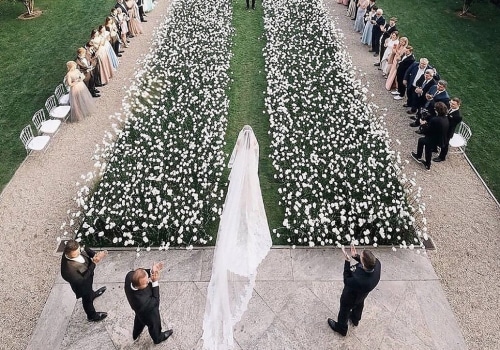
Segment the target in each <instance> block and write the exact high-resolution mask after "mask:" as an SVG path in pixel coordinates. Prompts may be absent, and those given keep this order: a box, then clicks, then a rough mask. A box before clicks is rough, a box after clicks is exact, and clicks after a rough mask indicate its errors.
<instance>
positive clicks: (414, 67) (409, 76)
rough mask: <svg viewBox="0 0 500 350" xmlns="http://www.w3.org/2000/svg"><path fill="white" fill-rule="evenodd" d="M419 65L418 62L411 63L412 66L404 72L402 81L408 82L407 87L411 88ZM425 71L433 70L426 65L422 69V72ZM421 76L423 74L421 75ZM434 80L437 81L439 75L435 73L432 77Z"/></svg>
mask: <svg viewBox="0 0 500 350" xmlns="http://www.w3.org/2000/svg"><path fill="white" fill-rule="evenodd" d="M419 65H420V62H419V61H415V62H413V64H412V65H411V66H409V67H408V69H407V70H406V72H405V77H404V80H406V81H407V82H408V85H407V86H408V87H410V86H412V84H413V79H414V78H415V76H416V75H417V73H418V66H419ZM427 69H434V67H432V66H431V65H430V64H428V65H427V67H425V69H424V72H425V71H426V70H427ZM422 75H423V74H422ZM434 80H436V81H437V80H439V75H438V74H437V73H435V75H434Z"/></svg>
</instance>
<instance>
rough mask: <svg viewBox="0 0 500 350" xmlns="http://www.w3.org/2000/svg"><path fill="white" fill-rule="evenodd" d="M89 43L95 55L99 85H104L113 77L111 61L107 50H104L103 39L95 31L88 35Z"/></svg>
mask: <svg viewBox="0 0 500 350" xmlns="http://www.w3.org/2000/svg"><path fill="white" fill-rule="evenodd" d="M90 43H91V44H92V47H93V48H94V51H95V53H96V57H97V65H98V66H99V73H100V77H101V84H102V85H106V84H107V83H109V80H110V79H111V78H112V77H113V65H112V63H111V59H110V58H109V55H108V52H107V51H108V50H106V49H105V48H104V42H103V38H102V37H101V36H100V35H99V31H98V30H97V29H94V30H92V34H90Z"/></svg>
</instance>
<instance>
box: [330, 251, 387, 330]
mask: <svg viewBox="0 0 500 350" xmlns="http://www.w3.org/2000/svg"><path fill="white" fill-rule="evenodd" d="M351 254H352V258H353V259H354V260H356V261H357V262H358V263H357V264H356V265H354V272H353V271H352V270H351V263H350V258H349V255H348V254H347V253H344V258H345V261H344V289H343V290H342V295H341V296H340V310H339V314H338V317H337V322H335V321H334V320H332V319H331V318H329V319H328V325H329V326H330V328H331V329H333V330H334V331H335V332H337V333H339V334H340V335H343V336H346V335H347V329H348V325H347V321H348V319H349V320H351V321H352V324H353V325H354V326H357V325H358V324H359V321H360V320H361V315H362V313H363V307H364V304H365V299H366V297H367V296H368V294H369V293H370V292H371V291H372V290H373V289H374V288H375V287H376V286H377V284H378V282H379V281H380V271H381V264H380V261H379V260H378V259H377V258H375V255H373V253H372V252H371V251H370V250H363V251H362V252H361V255H358V254H357V253H356V248H355V247H354V246H353V245H352V246H351Z"/></svg>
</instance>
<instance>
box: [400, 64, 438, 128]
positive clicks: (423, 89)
mask: <svg viewBox="0 0 500 350" xmlns="http://www.w3.org/2000/svg"><path fill="white" fill-rule="evenodd" d="M434 85H436V81H435V80H434V70H432V69H427V70H426V71H425V73H424V75H422V76H421V77H420V78H419V79H418V80H417V82H416V83H415V90H414V91H413V97H412V98H411V101H412V104H411V105H410V107H411V109H410V110H409V111H407V112H406V113H408V114H413V113H417V115H416V116H414V117H410V118H411V119H414V120H415V122H413V123H411V124H410V126H419V125H420V122H419V119H420V117H421V116H422V108H423V107H425V104H426V103H427V96H428V94H429V90H430V89H431V88H432V87H433V86H434ZM412 111H415V112H412Z"/></svg>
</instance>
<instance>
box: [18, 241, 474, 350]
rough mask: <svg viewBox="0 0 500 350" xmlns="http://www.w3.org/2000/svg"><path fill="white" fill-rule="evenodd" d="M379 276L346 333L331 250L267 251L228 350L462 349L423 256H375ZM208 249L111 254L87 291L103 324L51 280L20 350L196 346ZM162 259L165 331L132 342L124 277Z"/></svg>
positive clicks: (338, 261)
mask: <svg viewBox="0 0 500 350" xmlns="http://www.w3.org/2000/svg"><path fill="white" fill-rule="evenodd" d="M374 253H375V255H376V256H377V257H378V258H379V259H380V261H381V263H382V278H381V281H380V283H379V285H378V286H377V288H376V289H375V290H374V291H373V292H372V293H371V294H370V295H369V296H368V298H367V300H366V302H365V312H364V314H363V319H362V320H361V322H360V324H359V326H358V327H353V326H351V327H350V328H349V332H348V335H347V337H345V338H344V337H341V336H340V335H338V334H336V333H334V332H332V331H331V329H330V328H329V326H328V324H327V321H326V320H327V318H328V317H332V318H334V319H336V317H337V312H338V308H339V298H340V293H341V291H342V287H343V282H342V270H343V257H342V252H341V251H340V249H332V248H326V249H322V248H313V249H306V248H297V249H294V250H293V249H289V248H274V249H272V250H271V252H270V253H269V254H268V256H267V258H266V259H265V261H264V262H263V263H262V264H261V266H260V268H259V272H258V274H257V283H256V286H255V289H254V293H253V297H252V299H251V301H250V304H249V308H248V310H247V312H246V313H245V314H244V316H243V319H242V320H241V321H240V323H239V324H238V325H237V326H236V329H235V341H236V346H235V349H236V350H238V349H243V350H247V349H259V350H273V349H283V350H284V349H286V350H295V349H297V350H298V349H307V350H312V349H314V350H323V349H356V350H365V349H366V350H368V349H419V350H422V349H439V350H441V349H449V350H455V349H466V345H465V342H464V339H463V337H462V334H461V331H460V328H459V326H458V324H457V322H456V320H455V317H454V315H453V313H452V311H451V309H450V306H449V304H448V302H447V300H446V297H445V295H444V293H443V290H442V288H441V285H440V282H439V280H438V277H437V276H436V274H435V272H434V269H433V268H432V265H431V263H430V261H429V259H428V258H427V257H426V256H425V255H421V254H417V253H416V252H414V251H409V250H406V251H403V250H398V251H397V252H392V251H391V250H390V249H387V248H379V249H376V250H375V251H374ZM212 257H213V249H212V248H205V249H203V248H202V249H195V250H192V251H186V250H168V251H166V252H158V251H156V252H149V253H142V254H141V255H140V256H139V257H136V253H135V252H133V251H112V252H110V253H109V256H108V257H107V258H106V259H105V260H103V262H102V263H101V264H99V265H98V266H97V268H96V274H95V279H94V289H97V288H99V287H102V286H104V285H105V286H107V291H106V293H104V294H103V296H101V297H100V298H98V299H96V301H95V307H96V310H97V311H106V312H108V318H107V319H105V320H104V321H102V322H98V323H92V322H88V321H87V320H86V316H85V313H84V311H83V308H82V303H81V300H78V301H77V300H76V299H75V297H74V294H73V292H72V291H71V288H70V287H69V285H68V284H67V283H66V282H65V281H63V280H62V279H61V278H60V277H59V278H58V279H57V280H56V282H55V284H54V287H53V288H52V291H51V293H50V295H49V298H48V300H47V303H46V305H45V307H44V309H43V312H42V315H41V316H40V318H39V320H38V323H37V326H36V329H35V331H34V332H33V335H32V338H31V341H30V343H29V345H28V349H36V350H40V349H51V350H56V349H65V350H70V349H75V350H76V349H93V350H95V349H152V348H154V349H178V350H186V349H201V348H202V347H201V344H202V342H201V340H200V338H201V335H202V324H203V314H204V310H205V297H206V289H207V286H208V282H209V280H210V274H211V266H212ZM159 260H163V261H165V265H166V268H165V270H164V271H163V273H162V276H161V280H160V295H161V306H160V312H161V315H162V321H163V323H164V329H166V327H169V328H170V327H172V328H173V329H174V334H173V336H172V337H171V338H169V339H168V340H167V341H166V342H164V343H162V344H160V345H154V344H153V342H152V340H151V338H150V337H149V334H148V333H147V331H146V330H145V331H144V332H143V334H142V335H141V337H140V338H139V339H138V340H137V342H133V340H132V324H133V317H134V314H133V312H132V310H131V309H130V307H129V305H128V303H127V300H126V298H125V293H124V291H123V283H124V282H123V281H124V278H125V275H126V273H127V272H128V271H129V270H131V269H134V268H136V267H149V266H151V264H152V262H153V261H159Z"/></svg>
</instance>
